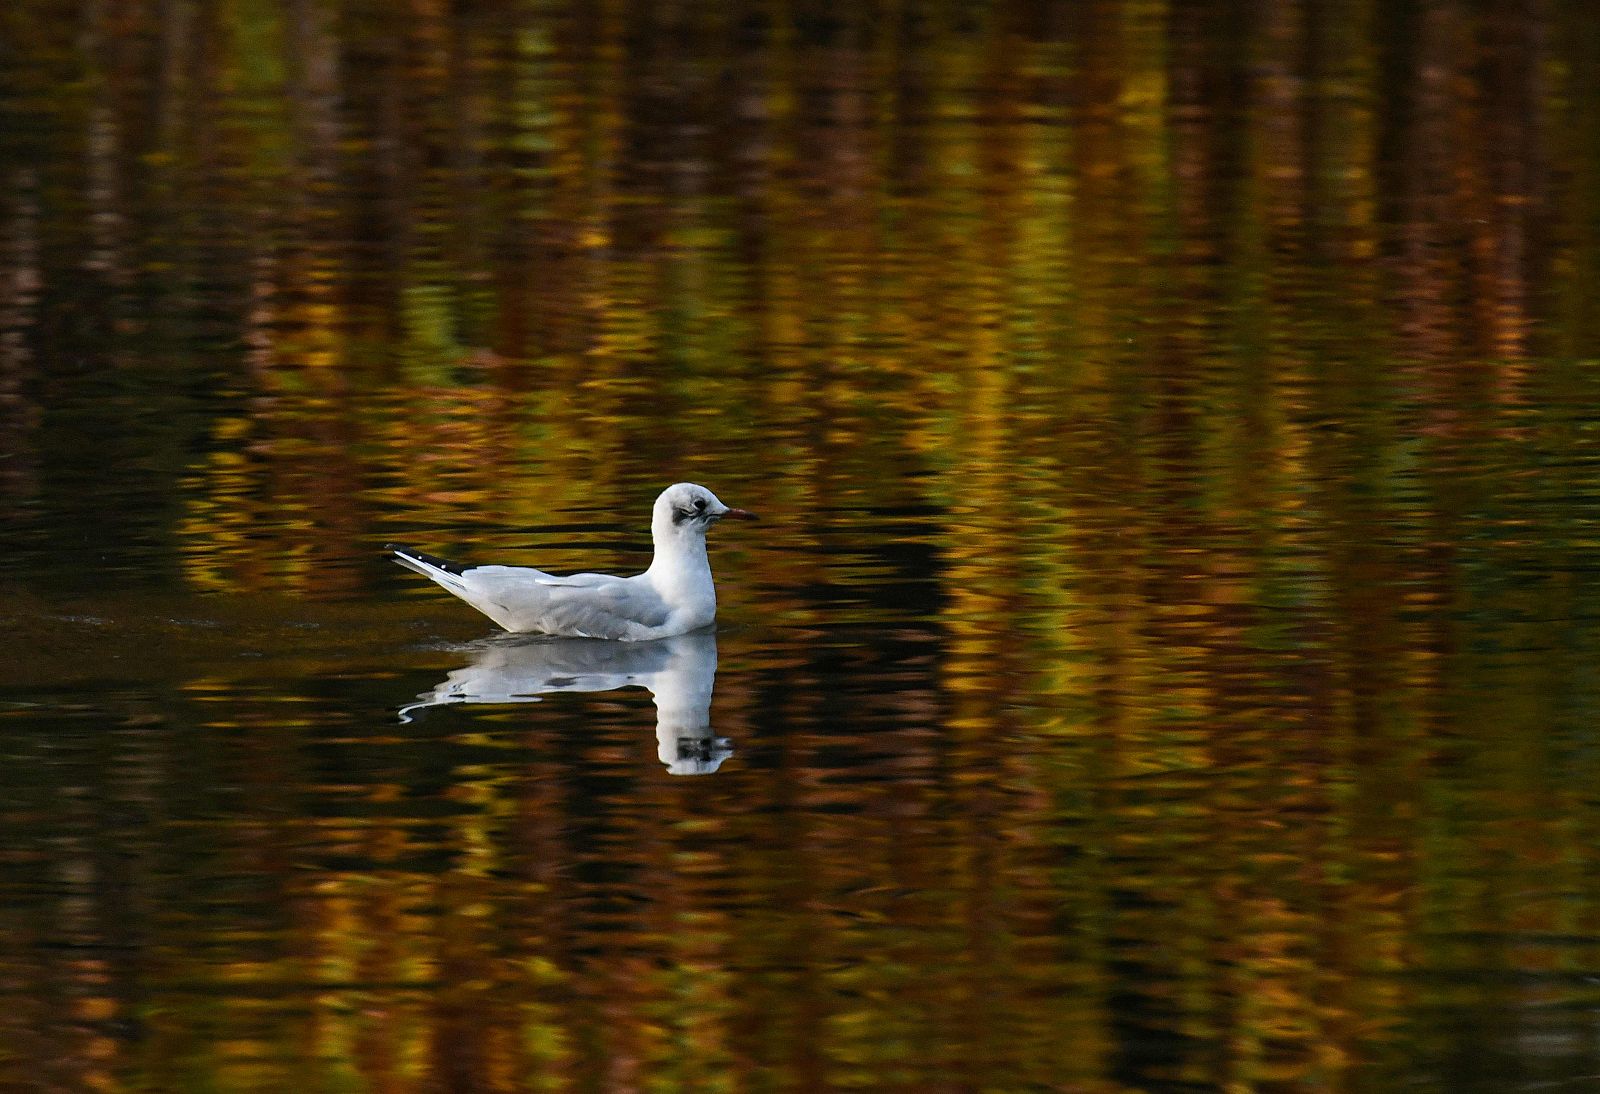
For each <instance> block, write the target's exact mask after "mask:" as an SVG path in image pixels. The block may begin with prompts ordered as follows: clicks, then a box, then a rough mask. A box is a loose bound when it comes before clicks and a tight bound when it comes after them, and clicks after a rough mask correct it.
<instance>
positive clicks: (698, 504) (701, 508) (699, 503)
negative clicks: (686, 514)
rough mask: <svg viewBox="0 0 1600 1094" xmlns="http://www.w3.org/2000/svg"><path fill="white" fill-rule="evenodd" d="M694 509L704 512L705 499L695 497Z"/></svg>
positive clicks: (697, 511)
mask: <svg viewBox="0 0 1600 1094" xmlns="http://www.w3.org/2000/svg"><path fill="white" fill-rule="evenodd" d="M694 511H695V512H696V513H704V512H705V511H706V499H705V498H695V499H694Z"/></svg>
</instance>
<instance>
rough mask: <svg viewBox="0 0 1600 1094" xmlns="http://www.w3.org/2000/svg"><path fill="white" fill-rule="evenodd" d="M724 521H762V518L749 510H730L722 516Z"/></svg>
mask: <svg viewBox="0 0 1600 1094" xmlns="http://www.w3.org/2000/svg"><path fill="white" fill-rule="evenodd" d="M722 517H723V519H724V520H760V519H761V518H760V517H758V516H756V515H755V514H754V513H752V512H750V510H748V509H729V510H728V511H727V512H726V513H724V514H722Z"/></svg>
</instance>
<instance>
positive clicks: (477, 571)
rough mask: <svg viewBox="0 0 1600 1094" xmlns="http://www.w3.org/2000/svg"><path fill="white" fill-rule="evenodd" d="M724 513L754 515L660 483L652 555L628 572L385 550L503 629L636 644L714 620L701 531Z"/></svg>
mask: <svg viewBox="0 0 1600 1094" xmlns="http://www.w3.org/2000/svg"><path fill="white" fill-rule="evenodd" d="M724 517H728V518H733V519H742V520H754V519H755V514H753V513H747V512H745V511H744V510H743V509H732V508H729V507H728V506H726V505H724V504H722V502H721V501H719V500H718V499H717V496H716V495H715V494H713V493H712V492H711V491H709V490H707V489H706V488H705V487H703V486H696V485H695V484H694V483H690V482H680V483H675V484H674V485H672V486H669V487H667V488H666V489H665V490H663V491H662V492H661V496H660V497H658V498H656V504H655V508H654V510H653V511H652V512H651V516H650V535H651V538H652V539H653V540H654V541H655V552H656V553H655V558H654V559H653V560H652V561H651V563H650V568H649V569H648V570H646V571H645V572H644V573H642V574H636V575H635V576H633V577H616V576H614V575H612V574H572V575H571V576H569V577H557V576H556V575H554V574H547V573H545V572H544V571H543V570H535V569H533V568H532V567H530V566H463V565H459V564H457V563H454V562H450V561H448V560H446V559H442V558H438V557H437V556H434V555H428V554H423V553H422V552H421V551H414V550H412V549H411V548H409V547H401V546H399V545H397V544H393V543H391V544H389V545H388V546H387V547H386V548H385V550H388V551H392V552H393V553H394V560H395V561H396V562H398V563H399V564H400V565H402V566H404V567H406V568H407V569H411V570H415V571H416V572H417V573H419V574H422V575H423V576H424V577H428V578H431V579H432V580H434V581H435V582H437V583H438V584H439V585H441V586H443V587H444V588H445V589H446V590H448V591H449V592H452V593H454V594H455V595H456V596H459V597H460V598H461V599H462V600H465V601H466V602H467V603H468V604H471V605H472V606H473V607H474V608H477V609H478V610H479V611H480V612H482V613H483V614H484V615H486V616H488V617H489V618H490V619H492V620H494V621H495V622H496V623H498V624H500V625H501V626H502V627H504V628H505V629H506V630H508V631H519V632H527V631H535V632H540V633H543V634H558V635H565V636H567V637H570V638H614V639H620V640H622V641H624V642H644V641H649V640H651V639H655V638H670V637H671V636H673V635H675V634H687V633H688V632H689V631H693V630H699V629H700V628H701V627H705V626H708V625H709V624H710V623H711V622H712V621H713V620H714V619H716V617H717V589H716V585H715V584H714V583H713V582H712V580H711V562H710V560H709V559H707V557H706V531H707V530H708V529H709V528H710V527H711V526H712V525H713V524H715V523H717V521H719V520H721V519H723V518H724Z"/></svg>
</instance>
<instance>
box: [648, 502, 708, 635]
mask: <svg viewBox="0 0 1600 1094" xmlns="http://www.w3.org/2000/svg"><path fill="white" fill-rule="evenodd" d="M650 535H651V538H652V539H653V540H654V541H655V548H656V553H655V558H654V559H652V560H651V562H650V568H649V569H648V570H646V571H645V574H646V576H647V577H649V579H650V583H651V584H652V585H654V586H655V588H656V591H657V592H659V593H660V594H661V595H662V597H663V598H664V599H666V600H667V601H669V602H670V603H675V604H682V605H686V606H688V605H694V606H709V607H710V608H711V610H712V611H715V610H716V603H717V592H716V586H715V585H714V584H713V582H712V580H711V561H710V559H708V558H707V557H706V537H705V533H704V532H702V531H700V530H699V529H698V528H690V527H686V526H684V525H679V524H674V523H673V521H672V517H671V515H670V514H665V515H663V514H656V517H655V519H654V520H652V521H651V522H650Z"/></svg>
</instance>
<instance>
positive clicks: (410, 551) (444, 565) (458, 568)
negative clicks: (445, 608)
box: [383, 543, 472, 574]
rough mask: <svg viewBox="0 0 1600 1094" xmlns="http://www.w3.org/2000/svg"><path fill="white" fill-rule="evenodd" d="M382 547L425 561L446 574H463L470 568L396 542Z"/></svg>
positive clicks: (388, 550)
mask: <svg viewBox="0 0 1600 1094" xmlns="http://www.w3.org/2000/svg"><path fill="white" fill-rule="evenodd" d="M383 549H384V550H385V551H387V552H389V553H390V554H396V555H404V556H405V557H406V558H414V559H416V560H417V561H418V562H426V563H427V564H428V565H429V566H432V567H434V568H435V569H438V570H443V571H444V572H445V573H447V574H464V573H466V572H467V571H468V570H470V569H472V567H471V566H463V565H461V563H459V562H451V561H450V560H449V559H447V558H440V557H439V556H438V555H430V554H428V553H427V552H425V551H419V550H417V549H416V548H414V547H405V546H402V545H401V544H398V543H385V544H384V545H383Z"/></svg>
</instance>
